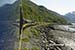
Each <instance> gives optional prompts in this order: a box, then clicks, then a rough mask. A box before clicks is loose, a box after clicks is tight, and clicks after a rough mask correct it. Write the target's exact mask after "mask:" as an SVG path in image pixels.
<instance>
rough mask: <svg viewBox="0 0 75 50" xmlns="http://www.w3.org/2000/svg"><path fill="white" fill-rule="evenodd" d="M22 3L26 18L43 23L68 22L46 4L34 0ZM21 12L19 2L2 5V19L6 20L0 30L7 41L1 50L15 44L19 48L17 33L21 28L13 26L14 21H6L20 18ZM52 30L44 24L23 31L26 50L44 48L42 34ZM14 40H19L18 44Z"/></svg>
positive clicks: (24, 0)
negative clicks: (37, 3)
mask: <svg viewBox="0 0 75 50" xmlns="http://www.w3.org/2000/svg"><path fill="white" fill-rule="evenodd" d="M22 4H23V15H24V18H25V19H29V20H32V21H33V22H41V23H42V22H45V23H47V22H48V23H57V24H66V21H65V20H64V19H63V18H62V16H61V15H59V14H58V13H56V12H53V11H51V10H48V9H47V8H45V7H44V6H38V5H36V4H34V3H33V2H31V1H30V0H23V2H22ZM19 14H20V12H19V4H18V2H15V3H13V4H11V5H10V4H6V5H4V6H2V7H0V21H4V22H0V28H3V29H2V30H0V36H1V39H2V40H4V41H5V42H2V43H1V48H0V49H1V50H14V47H13V46H14V45H16V46H15V49H18V44H19V43H18V42H19V41H18V40H19V39H18V35H16V34H17V33H18V32H19V30H18V29H19V28H16V27H15V26H12V23H9V22H7V23H8V24H7V23H6V21H14V20H17V19H19V17H20V16H19ZM3 23H4V24H3ZM42 26H43V27H42ZM11 27H12V28H11ZM7 28H9V29H7ZM41 28H42V30H41ZM39 29H40V30H39ZM43 29H44V30H43ZM9 30H10V31H9ZM50 30H51V28H50V26H49V25H47V24H43V25H41V26H38V27H37V26H36V27H29V28H27V29H25V30H24V32H23V39H22V41H23V44H22V47H23V49H24V50H28V49H31V50H43V48H41V46H43V45H41V44H42V41H41V35H40V34H43V33H46V34H50V33H51V32H50ZM6 37H7V38H6ZM16 37H17V39H16ZM49 37H51V36H49ZM42 38H43V37H42ZM52 38H53V39H54V37H51V38H50V39H52ZM2 40H0V41H2ZM14 41H17V42H16V44H15V42H14ZM38 42H39V43H38ZM40 42H41V44H40ZM45 47H46V46H45Z"/></svg>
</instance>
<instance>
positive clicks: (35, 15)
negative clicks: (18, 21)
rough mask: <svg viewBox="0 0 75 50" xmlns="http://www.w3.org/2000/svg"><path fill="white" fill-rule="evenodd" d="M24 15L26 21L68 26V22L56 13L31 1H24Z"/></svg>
mask: <svg viewBox="0 0 75 50" xmlns="http://www.w3.org/2000/svg"><path fill="white" fill-rule="evenodd" d="M22 5H23V10H24V11H23V13H24V17H25V18H26V19H30V20H32V21H38V22H39V21H40V22H50V23H58V24H66V23H67V22H66V20H65V19H64V18H63V17H62V16H61V15H59V14H58V13H56V12H53V11H51V10H48V9H47V8H45V7H44V6H38V5H36V4H35V3H33V2H31V1H30V0H23V2H22Z"/></svg>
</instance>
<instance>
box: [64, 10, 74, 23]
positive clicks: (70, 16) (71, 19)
mask: <svg viewBox="0 0 75 50" xmlns="http://www.w3.org/2000/svg"><path fill="white" fill-rule="evenodd" d="M64 18H65V19H66V20H67V21H68V22H75V11H73V12H69V13H67V14H65V15H64Z"/></svg>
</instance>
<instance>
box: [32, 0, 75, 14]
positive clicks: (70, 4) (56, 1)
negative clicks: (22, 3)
mask: <svg viewBox="0 0 75 50" xmlns="http://www.w3.org/2000/svg"><path fill="white" fill-rule="evenodd" d="M31 1H33V2H35V3H36V4H38V5H44V6H45V7H47V8H48V9H50V10H53V11H55V12H58V13H59V14H62V15H64V14H66V13H68V12H71V11H75V0H31Z"/></svg>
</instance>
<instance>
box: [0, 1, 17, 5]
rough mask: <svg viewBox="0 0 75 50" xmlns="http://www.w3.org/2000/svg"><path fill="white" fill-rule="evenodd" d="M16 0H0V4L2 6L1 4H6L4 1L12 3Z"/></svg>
mask: <svg viewBox="0 0 75 50" xmlns="http://www.w3.org/2000/svg"><path fill="white" fill-rule="evenodd" d="M15 1H16V0H0V6H2V5H4V4H6V3H10V4H11V3H13V2H15Z"/></svg>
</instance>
